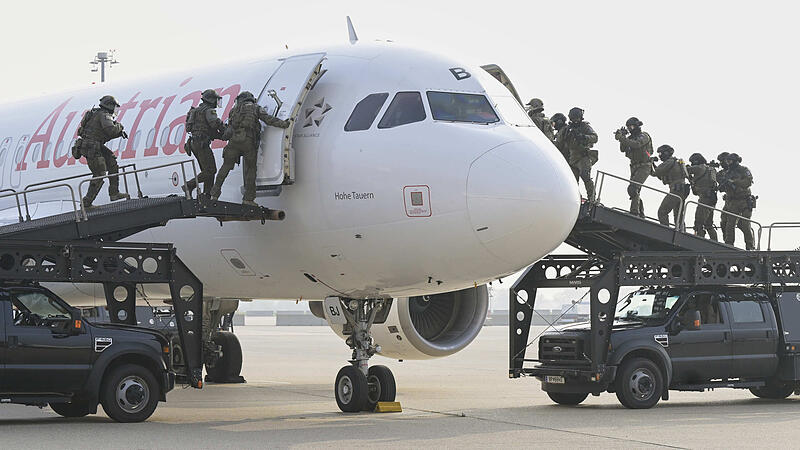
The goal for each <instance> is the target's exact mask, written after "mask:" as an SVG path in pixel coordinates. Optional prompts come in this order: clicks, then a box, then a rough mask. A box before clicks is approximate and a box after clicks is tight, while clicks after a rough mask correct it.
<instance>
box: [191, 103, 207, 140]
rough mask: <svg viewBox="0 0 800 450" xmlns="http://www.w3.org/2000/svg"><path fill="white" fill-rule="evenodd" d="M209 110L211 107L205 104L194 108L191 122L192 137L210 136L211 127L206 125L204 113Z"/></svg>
mask: <svg viewBox="0 0 800 450" xmlns="http://www.w3.org/2000/svg"><path fill="white" fill-rule="evenodd" d="M209 109H211V106H210V105H208V104H207V103H205V102H203V103H201V104H200V106H198V107H197V108H195V110H194V113H193V116H194V117H193V119H194V120H193V122H192V136H210V135H211V126H210V125H209V124H208V119H207V118H206V112H207V111H208V110H209Z"/></svg>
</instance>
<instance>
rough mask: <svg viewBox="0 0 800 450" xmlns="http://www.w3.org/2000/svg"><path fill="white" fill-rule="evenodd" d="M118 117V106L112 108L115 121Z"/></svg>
mask: <svg viewBox="0 0 800 450" xmlns="http://www.w3.org/2000/svg"><path fill="white" fill-rule="evenodd" d="M118 115H119V106H115V107H114V118H115V119H116V118H117V116H118Z"/></svg>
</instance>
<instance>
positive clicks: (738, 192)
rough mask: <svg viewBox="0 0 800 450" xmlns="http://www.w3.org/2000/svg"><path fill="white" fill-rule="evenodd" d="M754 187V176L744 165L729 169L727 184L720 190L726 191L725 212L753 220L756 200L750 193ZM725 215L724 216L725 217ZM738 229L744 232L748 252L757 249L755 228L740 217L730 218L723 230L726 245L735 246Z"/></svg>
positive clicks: (726, 178)
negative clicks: (751, 187)
mask: <svg viewBox="0 0 800 450" xmlns="http://www.w3.org/2000/svg"><path fill="white" fill-rule="evenodd" d="M752 185H753V175H752V174H751V173H750V170H749V169H748V168H747V167H745V166H742V165H739V164H737V165H734V166H731V167H730V168H728V170H727V171H726V174H725V183H724V184H722V183H721V184H720V189H721V190H723V189H724V191H725V196H724V197H723V199H724V200H725V207H723V208H722V209H723V211H727V212H729V213H732V214H736V215H737V216H742V217H746V218H748V219H749V218H751V217H752V216H753V207H754V206H755V205H754V203H755V199H754V197H753V195H752V193H751V192H750V186H752ZM724 216H725V214H723V217H724ZM736 228H739V229H740V230H742V233H743V234H744V243H745V248H746V249H747V250H753V249H754V248H755V238H754V236H753V227H752V226H751V224H750V222H749V221H746V220H742V219H740V218H738V217H734V216H728V218H727V220H725V223H724V225H723V228H722V237H723V238H724V239H725V243H726V244H728V245H733V244H734V242H735V240H736Z"/></svg>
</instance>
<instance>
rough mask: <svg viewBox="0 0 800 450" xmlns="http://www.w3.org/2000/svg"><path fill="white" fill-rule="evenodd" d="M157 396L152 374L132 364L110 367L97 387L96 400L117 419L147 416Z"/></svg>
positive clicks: (153, 408) (135, 418)
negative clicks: (98, 391)
mask: <svg viewBox="0 0 800 450" xmlns="http://www.w3.org/2000/svg"><path fill="white" fill-rule="evenodd" d="M159 397H160V395H159V386H158V382H157V381H156V378H155V377H154V376H153V374H152V373H150V371H149V370H147V369H146V368H144V367H142V366H139V365H136V364H124V365H122V366H119V367H116V368H114V369H112V370H111V371H110V372H109V373H108V374H106V376H105V377H104V378H103V384H102V386H101V388H100V404H102V405H103V410H104V411H105V412H106V414H108V417H111V418H112V419H114V420H115V421H117V422H142V421H144V420H147V418H148V417H150V416H151V415H152V414H153V412H154V411H155V410H156V406H158V399H159Z"/></svg>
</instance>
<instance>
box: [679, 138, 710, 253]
mask: <svg viewBox="0 0 800 450" xmlns="http://www.w3.org/2000/svg"><path fill="white" fill-rule="evenodd" d="M689 162H690V163H691V165H690V166H689V167H687V168H686V171H687V172H688V173H689V182H690V184H691V185H692V193H693V194H694V195H696V196H697V197H698V198H697V201H698V203H700V206H698V207H697V211H696V212H695V213H694V234H696V235H697V236H700V237H705V235H706V231H708V237H709V238H711V239H713V240H715V241H716V240H717V230H715V229H714V210H713V209H711V208H709V207H703V205H708V206H710V207H712V208H713V207H715V206H717V169H715V168H714V167H712V166H710V165H708V162H707V161H706V158H705V157H703V155H701V154H700V153H694V154H692V156H690V157H689Z"/></svg>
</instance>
